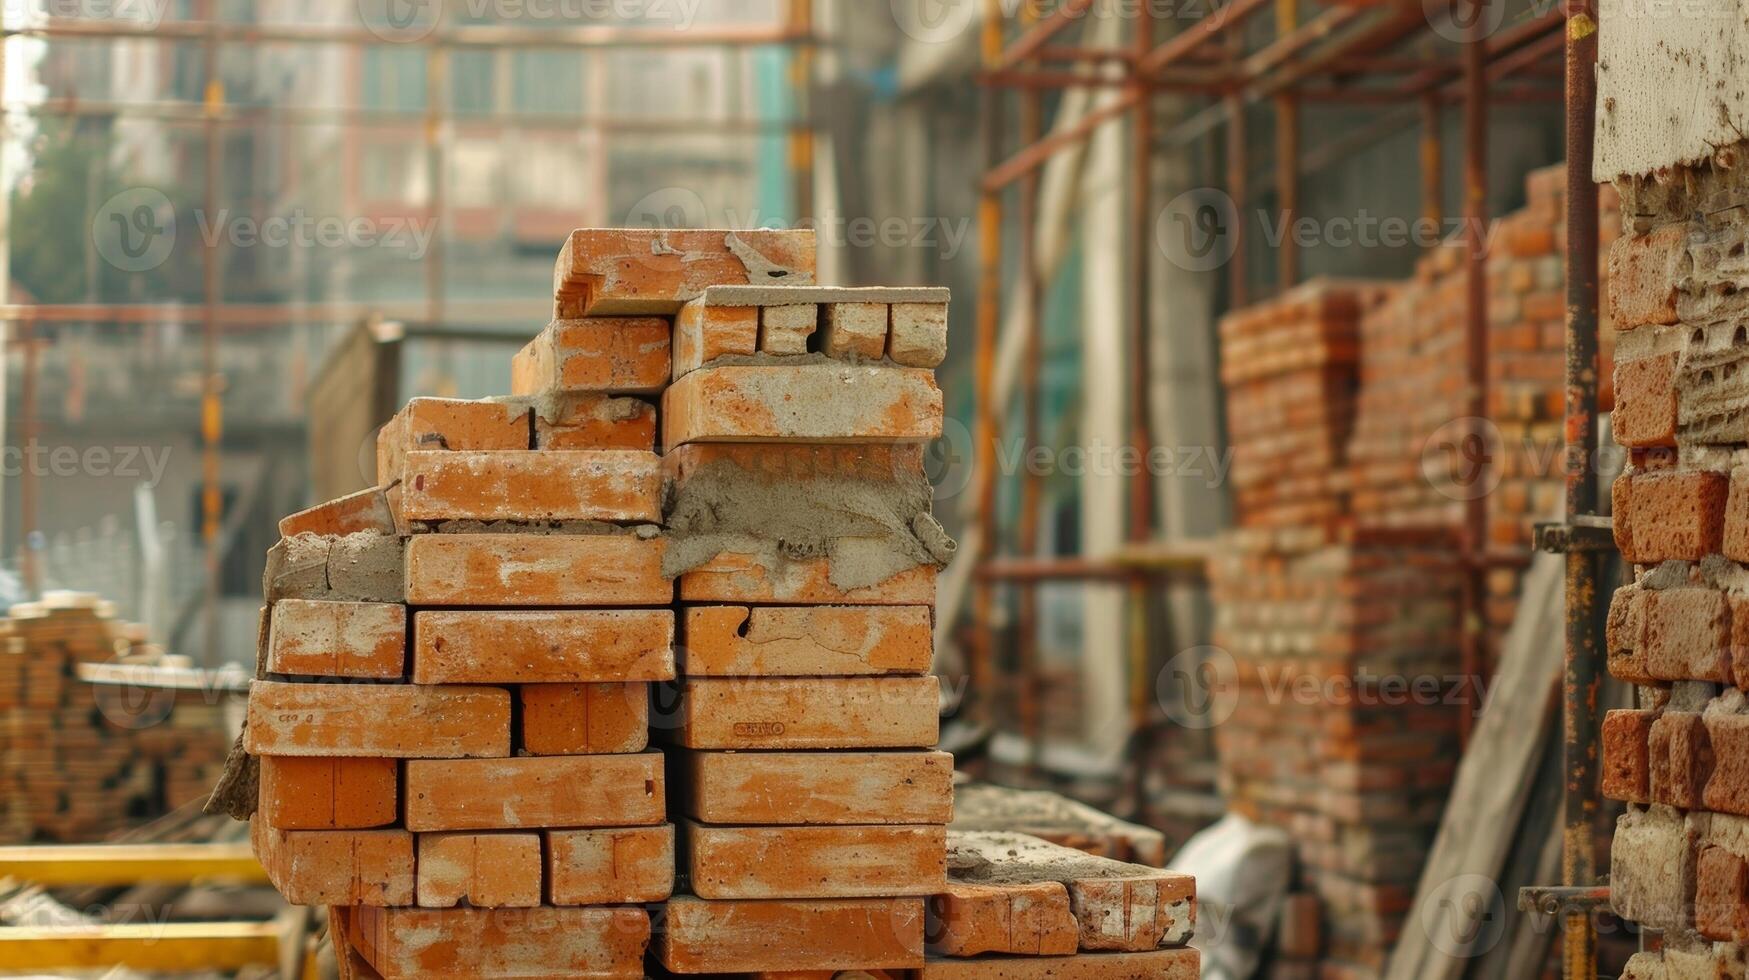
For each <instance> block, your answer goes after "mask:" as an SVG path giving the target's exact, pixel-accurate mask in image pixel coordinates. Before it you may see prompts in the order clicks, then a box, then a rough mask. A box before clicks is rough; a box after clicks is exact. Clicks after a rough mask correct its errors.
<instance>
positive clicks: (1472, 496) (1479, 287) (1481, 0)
mask: <svg viewBox="0 0 1749 980" xmlns="http://www.w3.org/2000/svg"><path fill="white" fill-rule="evenodd" d="M1457 2H1458V3H1460V4H1461V3H1468V4H1472V5H1473V6H1474V7H1475V9H1474V10H1473V11H1472V12H1471V14H1470V24H1471V26H1470V29H1469V36H1468V37H1467V38H1466V39H1465V41H1464V44H1463V86H1464V302H1465V306H1464V352H1465V358H1464V360H1465V368H1466V370H1465V394H1466V396H1467V397H1466V399H1465V413H1464V414H1465V415H1466V416H1467V417H1468V418H1469V432H1468V433H1466V436H1467V438H1469V439H1470V440H1472V443H1473V452H1472V454H1470V455H1471V458H1473V459H1478V460H1480V461H1481V467H1482V469H1481V470H1480V471H1479V472H1476V473H1474V474H1472V476H1473V477H1474V479H1475V480H1476V482H1475V483H1474V484H1473V485H1471V486H1468V487H1463V488H1461V489H1463V490H1464V491H1465V492H1466V494H1467V496H1466V498H1465V500H1464V534H1463V552H1464V553H1463V558H1464V561H1463V617H1462V623H1461V629H1462V634H1461V639H1460V643H1461V646H1462V651H1461V657H1462V664H1461V668H1460V676H1461V677H1462V678H1463V683H1464V685H1465V687H1466V688H1467V691H1466V694H1467V697H1466V698H1464V699H1463V701H1462V704H1463V711H1462V713H1461V715H1460V716H1459V733H1460V736H1461V737H1462V739H1463V741H1464V743H1465V744H1468V742H1469V736H1470V728H1471V726H1472V725H1473V724H1474V722H1475V709H1476V707H1477V706H1478V702H1479V699H1480V692H1481V691H1482V683H1481V681H1482V673H1483V671H1484V670H1485V669H1486V656H1485V648H1486V645H1487V632H1486V629H1485V618H1486V606H1487V603H1486V598H1487V596H1486V592H1485V589H1486V587H1487V579H1486V573H1487V568H1486V564H1485V558H1486V555H1487V552H1488V496H1489V495H1488V493H1487V492H1486V490H1487V487H1488V481H1489V474H1488V472H1487V470H1488V468H1489V467H1491V466H1492V465H1493V463H1494V461H1493V460H1492V459H1490V458H1489V454H1488V451H1487V447H1488V436H1489V430H1490V429H1491V426H1490V425H1489V423H1488V421H1487V419H1486V416H1487V414H1488V253H1487V221H1488V79H1487V75H1486V74H1485V69H1486V61H1487V30H1486V21H1487V17H1486V16H1485V13H1484V11H1485V7H1486V5H1487V3H1489V2H1495V3H1498V2H1501V0H1457Z"/></svg>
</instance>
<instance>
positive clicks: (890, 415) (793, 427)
mask: <svg viewBox="0 0 1749 980" xmlns="http://www.w3.org/2000/svg"><path fill="white" fill-rule="evenodd" d="M941 406H942V403H941V389H940V388H937V387H936V386H935V378H934V376H933V375H932V374H931V373H930V372H928V371H921V370H916V369H913V368H894V367H879V366H867V365H854V364H804V365H796V366H788V367H770V366H758V367H735V366H726V367H712V368H703V369H701V370H698V371H693V372H691V373H689V374H687V375H686V376H685V377H682V378H681V379H679V380H678V381H676V382H674V384H672V385H671V386H669V388H668V390H667V391H665V392H663V393H662V444H663V445H664V446H667V447H669V448H670V449H672V448H673V447H675V446H680V445H684V444H685V443H689V442H824V443H853V442H874V443H881V442H927V441H929V440H931V439H934V438H936V437H937V436H940V435H941V418H942V415H941V412H942V407H941Z"/></svg>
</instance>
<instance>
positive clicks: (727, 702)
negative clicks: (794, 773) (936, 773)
mask: <svg viewBox="0 0 1749 980" xmlns="http://www.w3.org/2000/svg"><path fill="white" fill-rule="evenodd" d="M680 687H681V692H680V703H679V708H678V711H679V715H678V718H677V721H678V732H677V736H678V741H679V743H680V744H681V745H683V746H685V747H687V748H693V749H856V748H871V749H874V748H926V747H928V746H931V745H934V744H935V740H936V737H937V734H938V723H939V710H940V709H939V700H940V690H941V688H940V684H939V683H938V682H937V681H936V679H935V678H933V677H858V678H783V679H766V678H760V679H750V680H749V679H741V678H710V679H699V678H685V679H682V680H681V682H680Z"/></svg>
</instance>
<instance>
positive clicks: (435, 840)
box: [418, 834, 541, 909]
mask: <svg viewBox="0 0 1749 980" xmlns="http://www.w3.org/2000/svg"><path fill="white" fill-rule="evenodd" d="M418 898H419V906H420V907H421V908H428V909H447V908H451V907H454V906H455V905H458V904H460V903H461V902H462V901H464V900H465V901H466V902H467V903H468V904H469V905H471V906H474V907H476V908H494V907H499V906H513V907H517V908H526V907H529V906H534V905H539V904H540V901H541V850H540V835H539V834H420V835H419V883H418Z"/></svg>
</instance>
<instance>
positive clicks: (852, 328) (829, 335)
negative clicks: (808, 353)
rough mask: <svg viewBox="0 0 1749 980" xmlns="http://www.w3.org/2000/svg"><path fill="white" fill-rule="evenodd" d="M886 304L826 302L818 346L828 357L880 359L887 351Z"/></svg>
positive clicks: (822, 309)
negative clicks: (824, 323)
mask: <svg viewBox="0 0 1749 980" xmlns="http://www.w3.org/2000/svg"><path fill="white" fill-rule="evenodd" d="M887 309H888V307H887V304H885V303H826V304H823V305H822V306H821V311H822V312H823V313H824V314H825V317H824V319H825V321H826V329H825V330H824V332H823V334H822V336H821V339H820V346H821V349H822V350H824V351H825V352H826V354H827V356H829V357H862V358H867V359H869V360H879V359H880V358H881V357H882V356H883V355H885V354H886V352H887Z"/></svg>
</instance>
